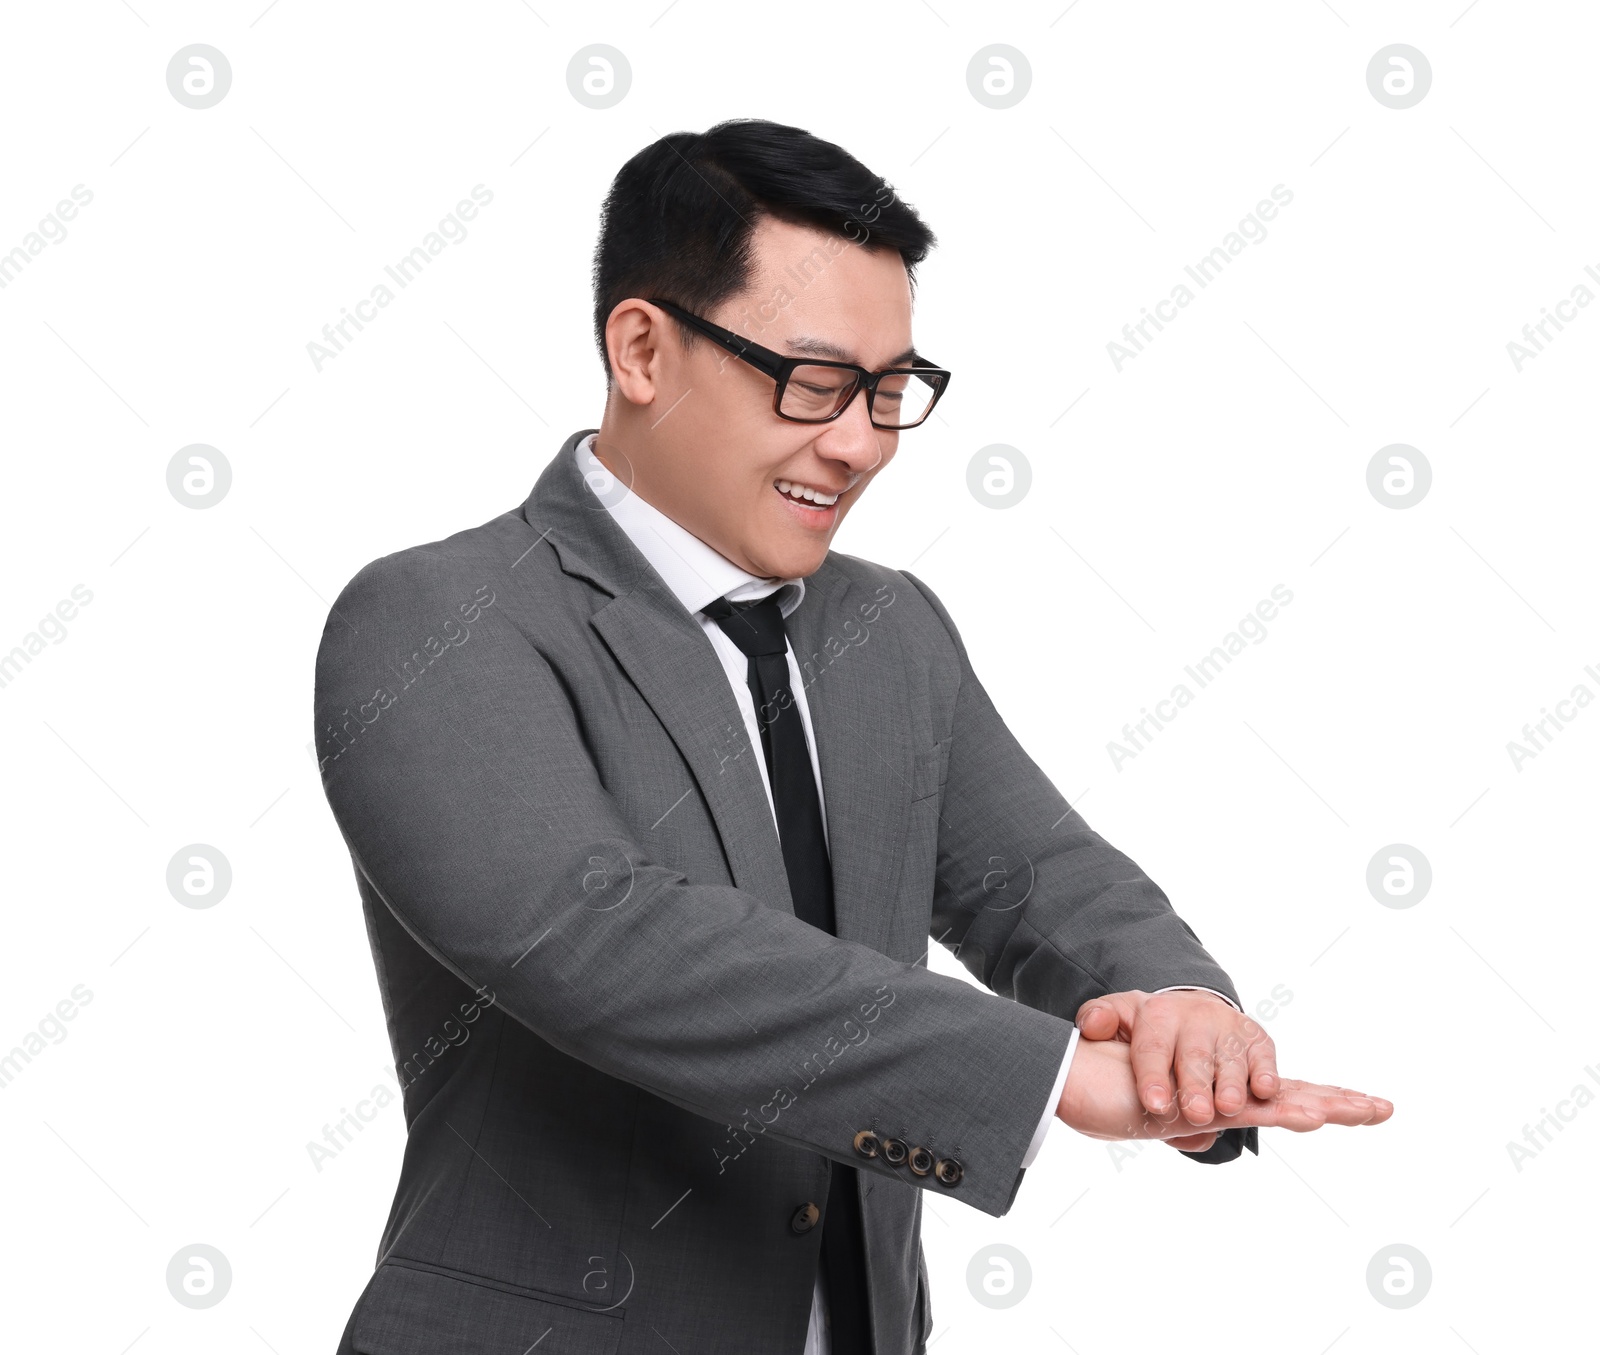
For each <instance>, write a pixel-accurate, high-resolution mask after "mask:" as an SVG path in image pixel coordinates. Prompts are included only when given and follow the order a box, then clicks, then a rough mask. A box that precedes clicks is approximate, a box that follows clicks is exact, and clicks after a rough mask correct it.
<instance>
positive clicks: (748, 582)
mask: <svg viewBox="0 0 1600 1355" xmlns="http://www.w3.org/2000/svg"><path fill="white" fill-rule="evenodd" d="M595 436H596V435H595V434H593V433H591V434H589V436H588V437H586V438H584V439H582V440H581V441H580V442H579V443H578V445H577V449H576V451H575V453H574V455H575V456H576V457H577V460H578V469H579V470H580V471H581V472H582V473H583V476H584V479H585V482H586V483H587V484H588V485H589V487H590V488H591V489H592V490H594V491H595V492H596V494H597V495H606V496H608V497H612V496H611V493H610V492H611V490H612V488H613V486H614V483H615V482H614V481H613V480H612V478H611V473H610V471H608V470H607V469H606V467H605V465H604V463H603V462H601V461H600V459H599V458H598V457H596V456H595V454H594V450H593V443H594V439H595ZM604 501H605V500H604V499H602V502H604ZM606 511H607V512H609V513H610V514H611V517H612V520H613V521H615V522H616V524H617V526H619V527H621V528H622V530H623V531H624V532H626V533H627V535H628V539H629V540H630V541H632V542H633V544H634V545H635V546H637V547H638V548H639V553H640V554H641V555H643V556H644V558H645V559H646V560H647V561H648V562H649V563H650V566H651V568H653V569H654V570H655V571H656V573H657V574H659V575H660V576H661V578H662V580H663V581H664V582H665V583H666V585H667V587H668V588H669V589H670V590H671V591H672V593H673V595H674V596H675V597H676V598H677V599H678V601H679V602H681V603H682V604H683V606H684V608H685V609H686V610H687V611H688V612H689V614H690V615H691V616H693V617H694V618H695V620H697V621H698V622H699V623H700V627H701V629H702V630H704V631H705V633H706V638H707V639H708V640H709V641H710V642H711V648H712V649H713V650H714V651H716V655H717V658H718V659H720V660H721V661H722V667H723V671H724V672H725V673H726V674H727V678H728V685H729V686H730V687H732V688H733V695H734V699H735V700H736V701H737V702H738V704H739V709H740V712H741V713H742V714H743V716H744V726H745V733H746V734H747V736H748V737H747V739H746V742H745V747H746V749H747V750H754V751H757V752H759V750H760V748H761V730H760V727H759V725H758V724H757V723H756V704H755V698H754V697H753V696H751V694H750V684H749V681H748V675H749V666H750V660H749V659H748V658H747V657H746V655H745V653H744V651H743V650H742V649H740V648H739V646H738V645H736V644H734V642H733V641H732V640H730V639H729V638H728V637H727V635H726V634H724V633H723V630H722V627H721V626H719V625H718V624H717V623H716V622H715V621H713V620H712V619H711V618H710V617H708V616H705V615H702V614H701V610H700V609H701V608H702V607H705V606H707V605H709V604H710V603H711V602H714V601H715V600H716V599H717V598H727V599H728V601H729V602H753V601H755V600H756V599H758V598H764V597H767V596H768V595H770V594H772V593H779V594H780V596H779V598H778V610H779V611H781V612H782V613H783V615H784V616H785V617H787V616H788V615H789V613H791V612H792V611H794V609H795V608H796V607H798V606H799V605H800V601H801V599H802V598H804V597H805V595H806V581H805V580H804V579H803V578H800V579H764V578H761V577H760V576H759V575H755V574H751V573H749V572H747V571H746V570H744V569H741V568H740V567H739V566H738V565H736V564H734V563H733V561H732V560H730V559H728V558H727V556H725V555H722V554H721V553H720V552H718V551H716V550H713V549H712V548H711V547H710V546H708V545H706V543H705V542H704V541H702V540H700V538H699V537H697V536H695V535H694V533H692V532H690V531H689V530H688V529H687V528H685V527H682V526H680V525H679V524H678V523H676V522H674V521H673V520H672V519H671V518H669V517H668V516H667V515H666V514H665V513H663V512H662V511H661V510H660V509H659V508H657V507H655V505H654V504H650V503H646V502H645V500H644V499H642V498H641V497H640V496H639V495H637V494H633V493H625V494H622V495H620V496H615V501H614V502H607V503H606ZM786 657H787V658H788V661H789V690H790V691H791V692H793V694H794V703H795V706H796V708H797V709H798V710H799V712H800V723H801V724H802V725H803V726H804V728H805V731H806V746H807V747H808V748H809V749H810V751H811V772H812V775H813V776H814V777H815V778H816V782H817V807H818V808H819V809H820V810H823V819H822V835H823V840H824V842H826V840H827V835H828V820H827V813H826V801H824V800H823V798H822V766H821V764H820V763H819V762H818V760H817V740H816V736H815V734H813V732H812V729H811V711H810V708H809V707H808V706H807V705H806V684H805V678H804V677H803V676H802V675H801V672H800V665H799V664H798V663H797V662H796V660H795V657H794V650H793V649H792V648H789V649H788V650H787V654H786ZM755 763H756V769H757V770H758V771H759V772H760V773H761V784H762V785H763V786H764V787H765V788H766V792H767V804H768V805H769V806H772V804H773V800H772V783H771V781H770V780H769V778H768V776H767V762H766V758H765V757H764V756H759V755H758V756H756V758H755ZM773 821H774V823H776V821H777V810H776V808H773ZM1198 986H1199V985H1197V984H1174V985H1172V987H1173V988H1195V987H1198ZM1156 991H1157V992H1161V993H1165V992H1170V991H1171V988H1158V989H1157V990H1156ZM1204 991H1205V992H1208V993H1214V992H1216V989H1214V988H1207V989H1204ZM1217 996H1218V997H1220V998H1221V999H1222V1000H1223V1001H1224V1002H1226V1003H1228V1004H1229V1006H1232V1007H1235V1008H1236V1009H1237V1004H1236V1003H1235V1002H1234V1001H1233V999H1232V998H1230V997H1229V996H1228V995H1227V994H1226V993H1217ZM1077 1047H1078V1028H1077V1026H1076V1025H1074V1026H1073V1027H1072V1031H1071V1034H1070V1035H1069V1036H1068V1037H1067V1048H1066V1052H1065V1054H1064V1055H1063V1056H1062V1059H1061V1070H1060V1072H1059V1073H1057V1075H1056V1082H1055V1086H1054V1087H1052V1088H1051V1090H1050V1098H1049V1100H1047V1101H1046V1102H1045V1106H1044V1113H1043V1114H1042V1115H1041V1116H1040V1117H1039V1125H1038V1128H1037V1129H1035V1130H1034V1132H1033V1139H1032V1141H1031V1142H1030V1143H1029V1145H1028V1151H1027V1152H1026V1153H1025V1154H1024V1155H1023V1158H1022V1163H1021V1165H1022V1166H1023V1167H1030V1166H1032V1165H1033V1160H1034V1158H1035V1157H1037V1156H1038V1153H1039V1149H1040V1147H1041V1146H1042V1145H1043V1143H1044V1137H1045V1133H1046V1131H1047V1130H1048V1129H1049V1128H1050V1122H1051V1121H1052V1120H1054V1119H1055V1116H1056V1107H1057V1106H1058V1105H1059V1104H1060V1101H1061V1090H1062V1088H1063V1087H1065V1086H1066V1082H1067V1070H1068V1068H1069V1067H1070V1066H1071V1064H1072V1055H1073V1052H1074V1051H1075V1050H1076V1049H1077ZM827 1311H828V1308H827V1292H826V1287H825V1285H824V1283H823V1275H822V1267H820V1266H819V1267H817V1280H816V1285H815V1288H814V1289H813V1292H812V1299H811V1326H810V1329H809V1330H808V1332H807V1334H806V1349H805V1355H831V1349H830V1345H829V1336H828V1319H827Z"/></svg>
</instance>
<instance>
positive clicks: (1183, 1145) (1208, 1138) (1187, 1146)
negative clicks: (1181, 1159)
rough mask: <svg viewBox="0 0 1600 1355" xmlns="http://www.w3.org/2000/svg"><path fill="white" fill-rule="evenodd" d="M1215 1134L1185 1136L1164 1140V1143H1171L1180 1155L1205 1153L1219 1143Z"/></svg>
mask: <svg viewBox="0 0 1600 1355" xmlns="http://www.w3.org/2000/svg"><path fill="white" fill-rule="evenodd" d="M1217 1137H1218V1136H1217V1134H1216V1133H1215V1132H1213V1133H1210V1134H1185V1135H1183V1136H1182V1137H1181V1138H1176V1139H1164V1140H1162V1142H1164V1143H1170V1144H1171V1145H1172V1146H1173V1147H1174V1148H1176V1149H1177V1150H1178V1151H1179V1152H1180V1153H1203V1152H1205V1150H1206V1149H1207V1148H1209V1147H1210V1146H1211V1145H1212V1144H1213V1143H1215V1142H1216V1141H1217Z"/></svg>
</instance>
